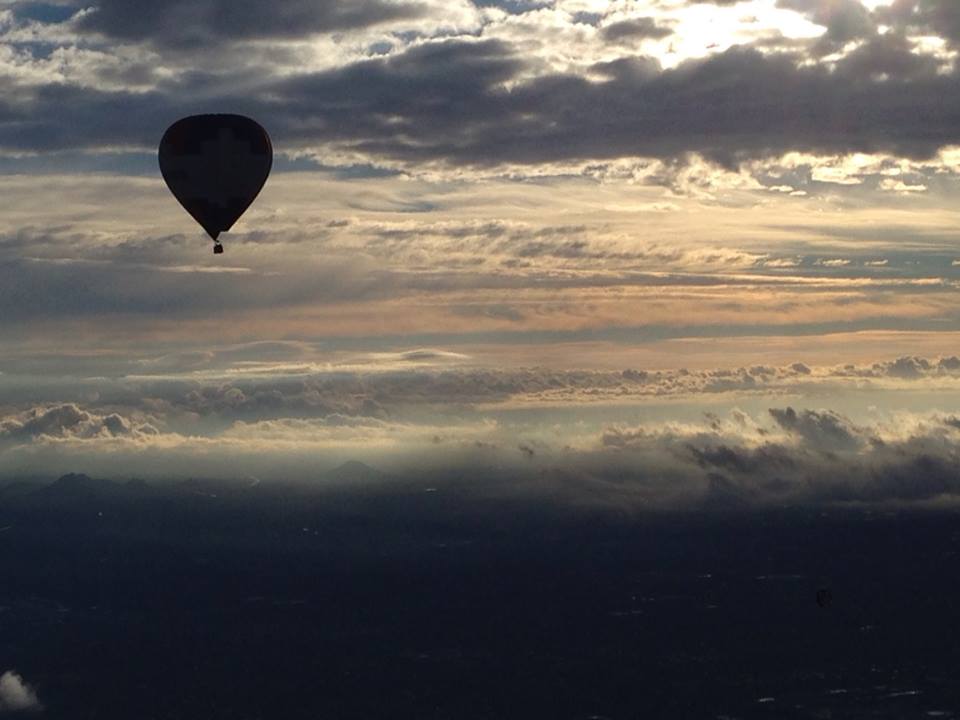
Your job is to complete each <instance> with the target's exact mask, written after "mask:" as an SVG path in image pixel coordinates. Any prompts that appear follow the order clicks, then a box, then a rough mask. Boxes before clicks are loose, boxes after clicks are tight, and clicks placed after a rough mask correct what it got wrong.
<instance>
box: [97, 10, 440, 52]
mask: <svg viewBox="0 0 960 720" xmlns="http://www.w3.org/2000/svg"><path fill="white" fill-rule="evenodd" d="M423 12H424V8H423V6H421V5H418V4H415V3H396V2H383V1H381V0H351V1H350V2H337V0H274V1H273V2H269V3H264V2H259V1H258V0H212V1H210V2H195V0H152V1H151V2H148V3H131V2H128V1H127V0H99V2H97V3H96V4H95V5H94V6H93V9H92V11H91V12H90V13H88V14H85V15H84V16H83V17H82V18H81V19H80V20H79V22H78V27H79V29H80V30H85V31H93V32H97V33H102V34H104V35H107V36H109V37H111V38H115V39H117V40H124V41H149V42H153V43H156V44H158V45H166V46H173V47H178V46H183V47H191V46H201V45H208V44H210V43H218V42H224V41H232V40H250V39H256V38H270V37H302V36H304V35H308V34H310V33H315V32H329V31H336V30H348V29H352V28H362V27H369V26H371V25H377V24H380V23H384V22H389V21H392V20H399V19H403V18H412V17H417V16H419V15H421V14H423Z"/></svg>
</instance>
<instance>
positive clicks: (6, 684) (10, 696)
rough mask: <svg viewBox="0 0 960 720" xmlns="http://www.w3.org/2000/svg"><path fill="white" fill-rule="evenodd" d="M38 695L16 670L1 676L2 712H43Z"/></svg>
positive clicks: (0, 705)
mask: <svg viewBox="0 0 960 720" xmlns="http://www.w3.org/2000/svg"><path fill="white" fill-rule="evenodd" d="M42 709H43V706H42V705H41V704H40V701H39V700H38V699H37V693H36V692H35V691H34V689H33V688H32V687H30V686H29V685H27V683H25V682H24V680H23V678H22V677H21V676H20V675H19V674H18V673H17V672H16V671H14V670H8V671H7V672H5V673H4V674H3V675H0V712H23V711H26V710H33V711H36V710H42Z"/></svg>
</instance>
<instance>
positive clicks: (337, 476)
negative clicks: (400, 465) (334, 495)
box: [324, 460, 387, 482]
mask: <svg viewBox="0 0 960 720" xmlns="http://www.w3.org/2000/svg"><path fill="white" fill-rule="evenodd" d="M324 477H326V478H328V479H330V480H337V481H340V482H370V481H372V480H382V479H383V478H385V477H387V473H385V472H383V471H382V470H377V469H376V468H374V467H370V466H369V465H367V464H366V463H362V462H360V461H359V460H347V461H346V462H345V463H343V464H342V465H338V466H337V467H335V468H334V469H333V470H330V471H329V472H326V473H324Z"/></svg>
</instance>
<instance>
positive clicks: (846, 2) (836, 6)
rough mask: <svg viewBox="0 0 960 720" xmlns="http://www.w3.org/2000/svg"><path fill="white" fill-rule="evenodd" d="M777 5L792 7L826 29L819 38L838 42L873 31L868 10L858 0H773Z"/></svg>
mask: <svg viewBox="0 0 960 720" xmlns="http://www.w3.org/2000/svg"><path fill="white" fill-rule="evenodd" d="M777 7H780V8H784V9H787V10H796V11H797V12H799V13H802V14H803V15H805V16H806V17H807V18H808V19H809V20H810V21H811V22H814V23H816V24H817V25H822V26H824V27H825V28H826V29H827V32H826V34H825V35H824V37H823V40H825V41H826V42H828V43H830V44H834V45H836V44H840V45H842V44H843V43H846V42H849V41H850V40H856V39H859V38H864V37H869V36H870V35H873V34H874V32H875V31H876V24H875V23H874V20H873V16H872V14H871V13H870V11H869V10H868V9H867V8H866V7H864V6H863V4H862V3H861V2H860V0H831V1H830V2H822V0H777Z"/></svg>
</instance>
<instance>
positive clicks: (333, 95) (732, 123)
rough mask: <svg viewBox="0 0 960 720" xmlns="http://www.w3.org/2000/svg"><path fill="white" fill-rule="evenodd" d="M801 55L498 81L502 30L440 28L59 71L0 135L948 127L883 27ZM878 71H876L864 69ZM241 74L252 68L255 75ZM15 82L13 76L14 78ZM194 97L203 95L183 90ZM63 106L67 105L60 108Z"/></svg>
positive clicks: (461, 141)
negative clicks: (84, 71)
mask: <svg viewBox="0 0 960 720" xmlns="http://www.w3.org/2000/svg"><path fill="white" fill-rule="evenodd" d="M800 59H801V56H791V55H785V54H780V55H764V54H761V53H759V52H757V51H755V50H751V49H749V48H743V47H738V48H733V49H731V50H729V51H727V52H725V53H723V54H720V55H716V56H713V57H711V58H709V59H706V60H698V61H690V62H687V63H685V64H683V65H681V66H680V67H678V68H676V69H671V70H666V71H661V70H659V68H658V66H657V64H656V62H655V61H652V60H649V59H632V60H622V61H619V62H617V63H614V64H611V65H609V66H605V67H604V68H598V69H597V71H598V72H602V73H603V74H604V75H605V76H606V79H605V80H603V81H592V80H589V79H586V78H584V77H580V76H577V75H571V74H566V75H563V74H561V75H550V76H545V77H538V78H536V79H534V80H531V81H527V82H521V83H520V84H517V85H515V86H513V87H510V88H508V87H507V86H506V85H505V83H507V82H508V81H511V80H513V79H514V78H516V76H517V74H518V73H520V72H521V71H522V69H523V68H524V67H525V64H526V63H525V60H524V59H523V57H522V54H519V53H518V52H517V51H516V49H515V48H513V47H512V46H511V45H509V44H507V43H504V42H502V41H496V40H490V41H477V42H475V41H460V40H454V41H446V42H433V43H427V44H424V45H420V46H417V47H414V48H411V49H409V50H407V51H406V52H403V53H400V54H397V55H393V56H389V57H385V58H376V59H370V60H365V61H361V62H357V63H354V64H352V65H349V66H346V67H343V68H339V69H335V70H331V71H327V72H320V73H312V74H303V75H298V76H293V77H289V78H287V79H271V78H261V79H260V81H259V88H260V92H257V91H256V90H251V89H249V88H250V84H249V81H250V80H251V79H249V78H248V79H247V80H248V84H247V88H248V89H246V90H245V91H244V92H243V93H240V92H237V91H234V90H232V88H234V87H236V86H237V85H238V84H239V82H240V79H239V78H230V77H225V76H212V75H204V74H202V73H193V74H190V75H188V76H184V77H181V78H180V80H178V81H177V82H176V83H174V84H170V85H168V86H164V87H161V88H160V89H158V90H156V91H153V92H149V93H125V92H116V93H108V92H103V91H95V90H90V89H80V88H74V87H70V86H66V85H50V86H45V87H42V88H40V89H39V90H37V91H36V92H35V94H34V95H33V97H32V98H26V99H25V98H23V97H20V96H23V94H24V92H26V91H24V90H23V89H19V90H16V94H15V95H12V96H9V97H8V99H7V100H6V101H5V102H4V103H3V104H2V105H0V146H2V147H5V148H8V149H16V150H28V151H44V150H48V151H49V150H69V149H76V148H96V147H98V146H104V145H136V146H141V147H146V148H151V147H153V146H154V145H155V143H156V140H157V137H159V135H160V134H162V132H163V129H164V128H165V127H166V124H168V123H169V122H170V121H172V120H173V119H174V118H176V117H178V116H180V115H183V114H186V113H188V112H195V111H202V110H203V109H208V108H209V107H211V106H212V105H217V106H218V107H221V108H226V109H229V110H231V111H237V112H244V113H247V114H251V115H255V116H256V117H258V118H259V119H261V121H262V122H263V124H264V125H265V126H267V127H268V128H269V129H270V131H271V134H272V135H273V137H274V139H275V141H276V142H275V144H276V147H277V149H278V150H281V151H282V150H284V149H295V148H304V147H311V146H319V145H322V144H325V143H331V144H334V145H336V146H339V147H341V148H343V149H347V150H350V151H353V152H359V153H362V154H366V155H368V156H370V157H371V158H381V159H384V158H386V159H393V160H400V161H406V162H409V163H414V164H415V163H418V162H424V161H446V162H448V163H456V164H467V165H480V166H482V165H496V164H499V163H521V164H535V163H542V162H549V161H563V160H577V159H588V158H618V157H626V156H647V157H658V158H665V159H674V158H682V157H683V156H684V155H686V154H687V153H690V152H697V153H702V154H703V155H705V156H707V157H709V158H711V159H714V160H718V161H720V162H722V163H725V164H735V163H736V162H737V161H738V160H739V159H745V158H752V157H762V156H769V155H779V154H782V153H784V152H786V151H789V150H802V151H810V152H817V153H847V152H853V151H863V152H888V153H893V154H898V155H903V156H910V157H927V156H930V155H931V154H932V153H935V152H936V150H937V149H938V148H940V147H942V146H944V145H948V144H951V143H955V142H957V141H958V140H960V130H958V126H957V124H956V122H954V119H955V117H956V116H957V115H958V114H960V83H958V81H957V76H956V75H955V74H951V75H944V74H939V73H937V72H936V68H935V64H934V63H933V62H932V61H931V60H929V59H927V58H924V57H921V56H917V55H914V54H912V53H911V52H910V47H909V46H908V45H907V44H905V43H904V42H903V41H902V40H898V39H897V38H876V39H874V40H871V41H870V42H869V43H868V44H867V45H865V46H864V47H862V48H860V49H859V50H857V51H855V52H854V53H852V54H851V55H850V56H849V57H847V58H846V59H844V60H842V61H840V62H838V63H837V65H836V68H835V69H834V70H833V71H830V70H828V69H826V68H823V67H819V66H799V65H798V61H799V60H800ZM878 74H883V76H884V77H883V78H878V77H877V75H878ZM253 80H255V78H253ZM12 90H13V88H12ZM197 97H202V98H204V101H203V102H202V103H201V102H198V101H196V100H187V101H186V102H184V98H197ZM63 107H70V108H71V112H70V114H69V118H68V117H67V116H66V115H65V114H64V113H62V112H60V109H61V108H63Z"/></svg>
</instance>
